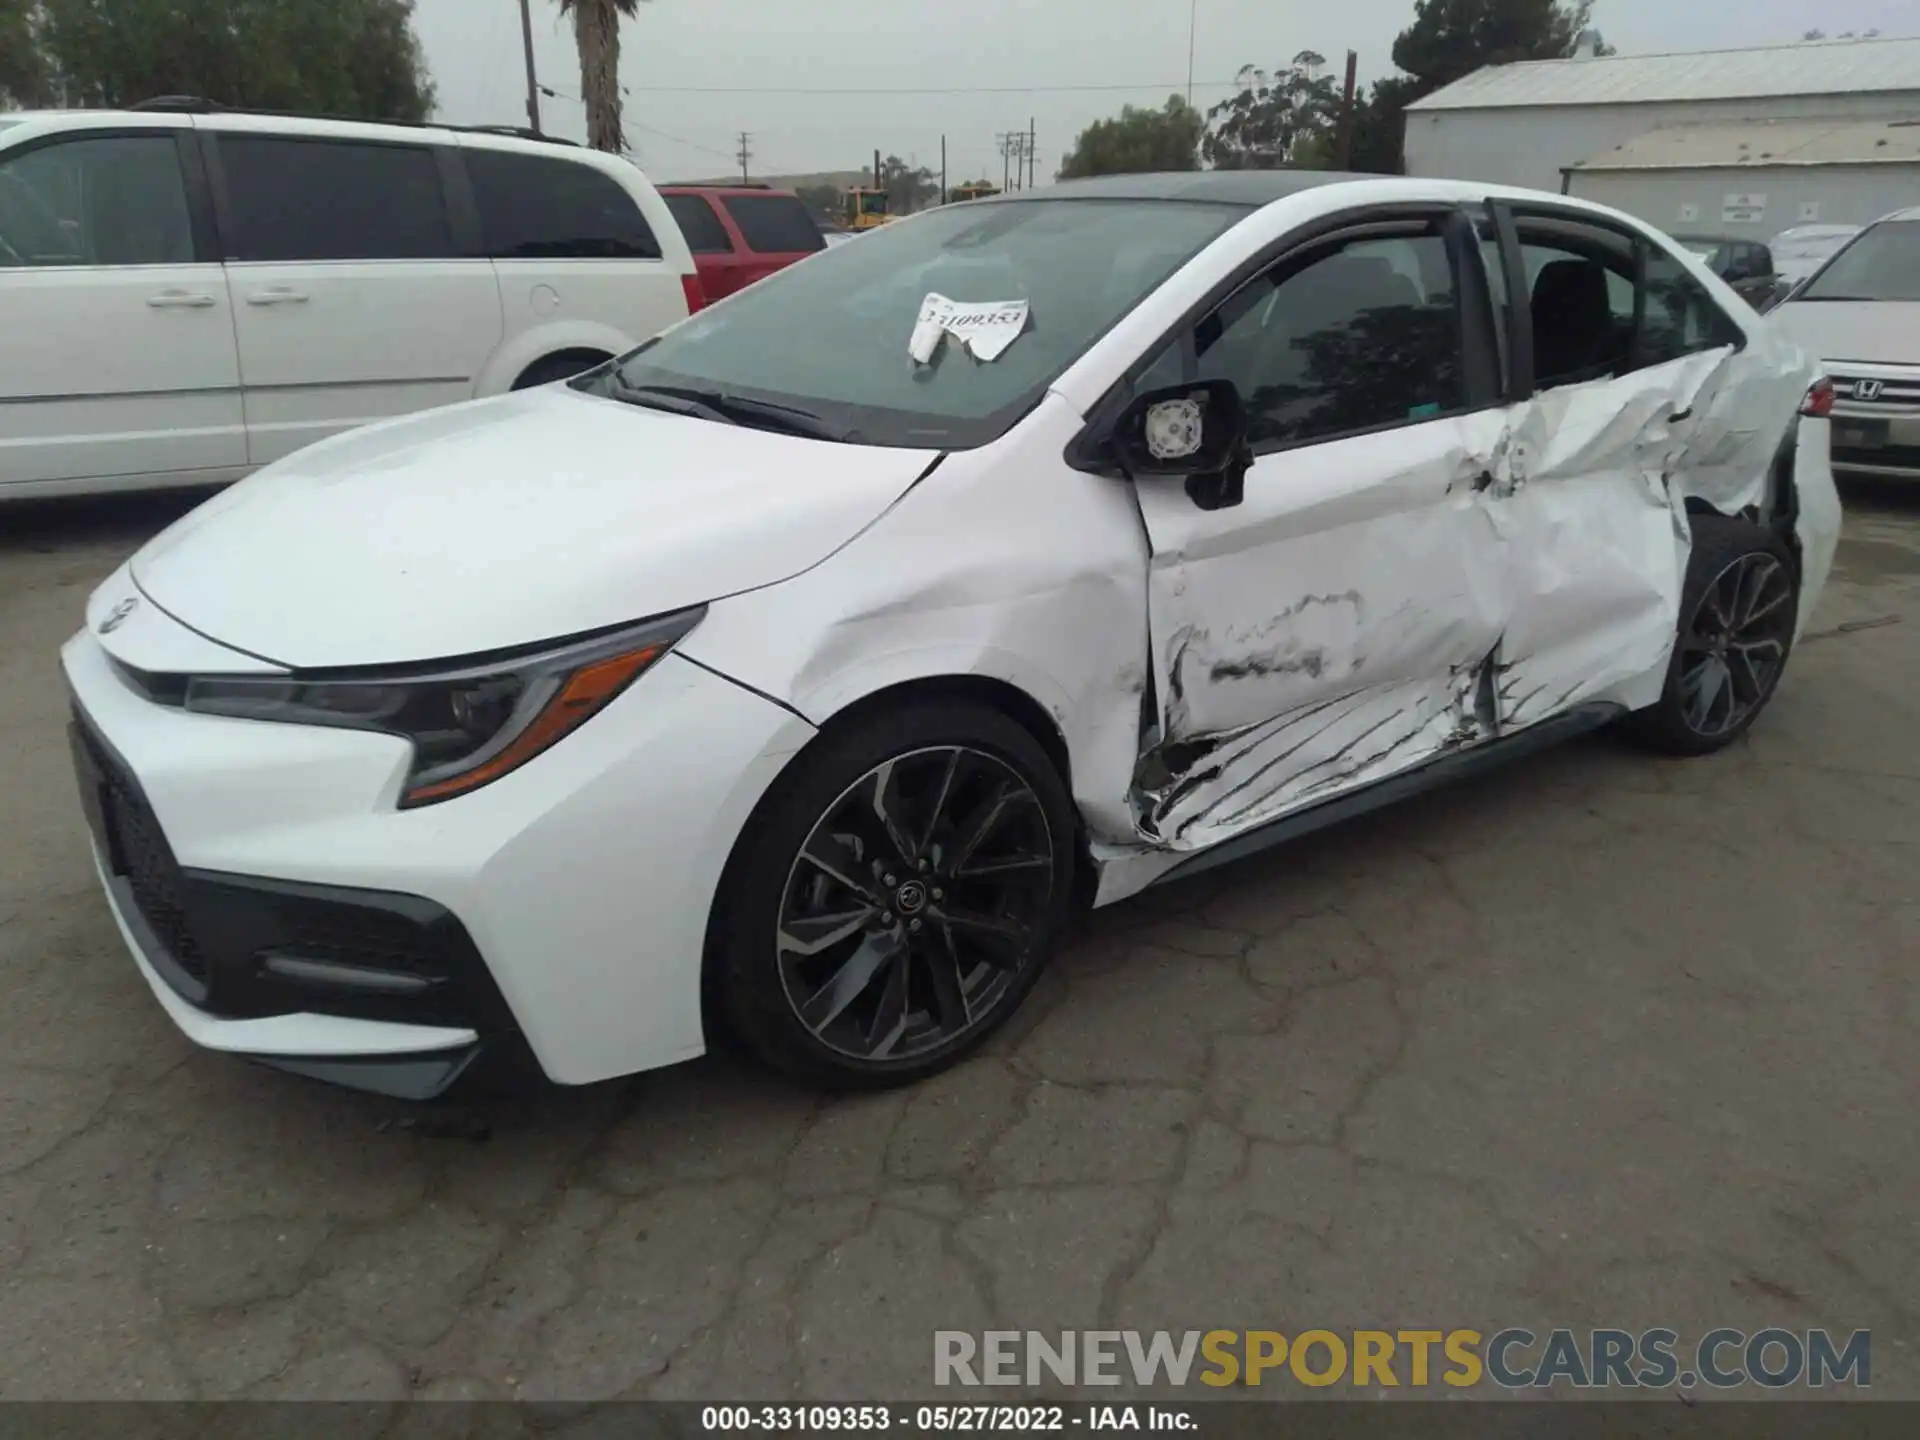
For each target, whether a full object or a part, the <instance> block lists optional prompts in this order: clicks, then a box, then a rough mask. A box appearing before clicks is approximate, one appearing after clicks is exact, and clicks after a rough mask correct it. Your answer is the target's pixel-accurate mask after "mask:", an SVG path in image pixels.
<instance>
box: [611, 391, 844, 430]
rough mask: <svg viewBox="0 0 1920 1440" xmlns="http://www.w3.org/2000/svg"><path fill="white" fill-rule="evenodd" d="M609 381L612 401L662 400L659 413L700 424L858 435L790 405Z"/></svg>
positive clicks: (708, 392) (842, 426) (710, 392)
mask: <svg viewBox="0 0 1920 1440" xmlns="http://www.w3.org/2000/svg"><path fill="white" fill-rule="evenodd" d="M611 378H612V381H613V395H614V397H615V398H616V399H622V400H630V401H631V402H632V403H635V404H640V405H647V404H653V403H655V401H656V399H658V400H665V401H668V402H670V403H668V404H664V405H661V406H659V408H660V409H662V410H674V411H677V412H679V413H681V414H685V415H698V416H699V417H701V418H702V419H704V420H718V421H721V422H722V423H724V424H728V425H745V426H749V427H751V428H753V429H756V430H784V431H786V432H787V433H788V434H790V435H805V436H807V437H809V438H810V439H814V440H842V441H845V440H851V439H853V438H854V437H855V436H856V435H858V434H859V432H858V431H857V430H852V429H849V428H848V427H846V426H844V425H836V424H834V423H833V422H832V421H831V420H828V419H827V418H826V417H825V416H822V415H816V414H814V412H813V411H811V410H802V409H800V408H799V407H798V406H794V405H776V404H775V403H774V402H773V401H771V400H749V399H748V398H747V397H746V396H744V395H733V394H729V393H728V392H727V391H725V390H718V389H716V390H700V389H696V388H695V387H693V386H690V385H634V384H630V383H629V382H627V381H625V380H622V379H620V378H619V376H617V375H615V376H613V377H611Z"/></svg>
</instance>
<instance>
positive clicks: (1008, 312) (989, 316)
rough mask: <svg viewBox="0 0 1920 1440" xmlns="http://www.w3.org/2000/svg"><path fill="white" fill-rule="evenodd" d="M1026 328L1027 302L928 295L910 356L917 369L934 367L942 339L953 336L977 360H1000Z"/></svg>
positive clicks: (909, 343)
mask: <svg viewBox="0 0 1920 1440" xmlns="http://www.w3.org/2000/svg"><path fill="white" fill-rule="evenodd" d="M1026 328H1027V302H1026V301H1024V300H989V301H985V302H973V301H964V300H949V299H948V298H947V297H946V296H944V295H936V294H933V293H931V292H929V293H928V295H927V298H926V299H925V300H922V301H921V302H920V317H919V319H917V320H915V321H914V323H913V337H912V338H911V339H910V340H908V341H907V353H908V354H909V355H911V356H912V357H913V359H914V363H915V364H917V365H927V364H931V363H932V361H933V352H934V351H936V350H938V349H939V348H940V337H941V336H943V335H949V334H950V335H952V336H953V337H954V339H956V340H958V341H960V342H961V343H962V344H964V345H965V346H966V347H967V352H968V353H969V354H970V355H972V356H973V358H974V359H976V360H997V359H999V358H1000V355H1001V353H1002V352H1003V351H1004V350H1005V349H1006V348H1007V347H1008V346H1009V345H1011V344H1013V342H1014V341H1015V340H1017V339H1019V338H1020V332H1021V331H1022V330H1024V329H1026Z"/></svg>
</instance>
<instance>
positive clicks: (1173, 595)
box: [1135, 411, 1514, 851]
mask: <svg viewBox="0 0 1920 1440" xmlns="http://www.w3.org/2000/svg"><path fill="white" fill-rule="evenodd" d="M1505 426H1506V419H1505V416H1504V414H1503V413H1502V412H1499V411H1487V412H1482V413H1480V414H1476V415H1467V416H1461V417H1459V418H1457V419H1455V420H1451V421H1447V422H1443V423H1439V424H1434V425H1423V426H1419V427H1417V428H1414V429H1408V430H1397V431H1388V432H1384V433H1381V434H1377V435H1371V436H1360V437H1356V438H1354V439H1352V440H1349V441H1345V442H1342V443H1341V444H1339V445H1337V446H1326V447H1317V448H1316V447H1307V448H1303V449H1298V450H1289V451H1282V452H1279V453H1277V454H1272V455H1267V456H1263V457H1261V458H1260V459H1259V460H1258V461H1257V462H1256V463H1255V465H1254V468H1253V470H1252V471H1251V472H1250V473H1249V475H1248V477H1247V488H1246V499H1245V501H1244V502H1243V503H1242V504H1241V505H1239V506H1236V507H1233V508H1230V509H1226V510H1217V511H1206V510H1201V509H1199V508H1198V507H1197V506H1195V505H1194V504H1193V503H1192V501H1191V500H1190V499H1188V498H1187V495H1186V493H1185V491H1184V489H1183V488H1182V487H1181V486H1180V485H1179V483H1178V482H1153V481H1146V482H1142V483H1141V484H1140V485H1139V487H1138V493H1139V496H1140V505H1141V511H1142V513H1143V515H1144V516H1145V518H1146V523H1147V529H1148V532H1149V534H1150V535H1151V537H1152V541H1153V548H1154V560H1153V568H1152V571H1151V573H1150V574H1149V576H1148V591H1149V594H1150V596H1151V603H1152V614H1151V627H1152V632H1153V647H1154V658H1155V662H1156V680H1157V684H1158V688H1159V695H1160V697H1161V701H1162V714H1161V731H1162V736H1163V739H1162V742H1161V744H1160V746H1159V747H1158V748H1157V750H1156V752H1154V753H1153V754H1150V755H1149V756H1148V757H1147V763H1146V764H1145V765H1143V767H1142V771H1141V774H1140V776H1139V777H1138V788H1137V791H1136V795H1135V808H1136V812H1137V815H1138V818H1139V824H1140V833H1141V837H1142V838H1143V839H1144V840H1146V841H1147V842H1148V843H1151V844H1154V845H1157V846H1164V847H1167V848H1171V849H1178V850H1183V851H1184V850H1195V849H1202V848H1205V847H1206V846H1208V845H1210V844H1212V843H1214V842H1215V841H1217V840H1220V839H1224V838H1226V836H1228V835H1230V834H1233V833H1235V832H1236V831H1237V830H1240V829H1244V828H1246V827H1247V826H1249V825H1253V824H1258V823H1261V822H1262V821H1264V820H1266V819H1269V818H1272V817H1273V816H1274V815H1276V814H1278V813H1280V812H1282V811H1284V810H1286V809H1287V808H1290V807H1291V806H1293V805H1296V804H1302V803H1306V802H1308V801H1310V800H1314V799H1319V798H1323V797H1324V796H1327V795H1330V794H1332V793H1337V791H1338V790H1340V789H1342V788H1345V787H1348V786H1351V785H1358V784H1364V783H1366V782H1367V780H1369V779H1371V778H1377V777H1378V776H1380V775H1382V774H1387V773H1391V772H1392V771H1393V770H1395V769H1398V768H1401V767H1402V766H1403V765H1405V764H1409V763H1417V762H1418V761H1420V760H1424V759H1428V758H1431V757H1432V756H1433V755H1435V754H1437V753H1438V752H1439V751H1440V750H1441V749H1442V748H1444V747H1445V746H1446V745H1448V744H1450V743H1456V737H1457V736H1458V734H1459V732H1460V728H1461V725H1462V723H1463V720H1462V714H1463V712H1462V708H1461V696H1462V683H1463V682H1462V681H1461V680H1460V679H1459V677H1460V676H1461V675H1463V674H1466V673H1469V672H1471V671H1472V670H1473V668H1474V667H1476V666H1480V665H1482V664H1483V663H1484V662H1485V661H1486V660H1487V658H1488V657H1489V656H1490V655H1491V654H1492V653H1493V651H1494V650H1495V648H1496V647H1497V645H1498V644H1499V640H1500V636H1501V634H1502V632H1503V630H1504V629H1505V627H1506V625H1507V622H1508V618H1509V617H1510V615H1511V614H1512V611H1513V608H1514V596H1513V592H1512V588H1511V576H1510V574H1509V572H1508V563H1507V542H1506V540H1505V538H1504V537H1503V535H1502V532H1501V527H1500V525H1499V524H1498V523H1497V520H1496V517H1495V515H1494V513H1493V511H1492V509H1491V508H1490V507H1489V506H1488V504H1487V503H1486V502H1485V501H1484V499H1483V498H1482V496H1483V494H1484V493H1489V492H1491V490H1492V489H1494V488H1495V487H1496V486H1499V485H1502V484H1503V483H1504V481H1505V480H1506V478H1508V460H1507V456H1506V454H1505V449H1504V445H1503V442H1502V437H1503V434H1504V430H1505ZM1467 688H1468V689H1469V690H1470V689H1471V685H1469V686H1468V687H1467ZM1156 766H1157V767H1158V768H1157V770H1156Z"/></svg>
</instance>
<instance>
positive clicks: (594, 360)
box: [507, 345, 613, 390]
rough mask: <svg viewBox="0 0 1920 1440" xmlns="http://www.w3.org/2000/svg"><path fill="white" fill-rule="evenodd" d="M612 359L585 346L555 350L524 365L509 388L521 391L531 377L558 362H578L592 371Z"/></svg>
mask: <svg viewBox="0 0 1920 1440" xmlns="http://www.w3.org/2000/svg"><path fill="white" fill-rule="evenodd" d="M612 358H613V357H612V356H611V355H609V354H608V353H607V352H606V351H604V350H596V349H593V348H591V347H588V346H585V345H571V346H568V347H567V348H566V349H563V350H553V351H550V352H548V353H547V354H545V355H542V356H540V357H539V358H538V359H536V360H533V361H530V362H529V363H527V364H526V365H523V366H522V367H521V369H520V373H519V374H518V375H516V376H514V377H513V380H512V381H511V383H510V384H509V385H508V387H507V388H508V389H510V390H518V389H520V388H521V386H522V385H523V384H524V383H525V381H526V379H527V377H528V376H529V375H532V374H534V373H536V372H537V371H540V370H542V369H544V368H546V367H547V366H549V365H552V364H553V363H555V362H556V361H560V360H566V361H570V362H571V361H578V362H579V365H580V368H581V369H582V370H591V369H592V368H593V367H594V366H596V365H604V364H605V363H606V362H607V361H609V360H611V359H612Z"/></svg>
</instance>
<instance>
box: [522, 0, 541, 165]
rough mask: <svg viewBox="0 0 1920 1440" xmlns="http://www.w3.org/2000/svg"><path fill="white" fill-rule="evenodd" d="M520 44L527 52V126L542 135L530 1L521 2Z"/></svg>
mask: <svg viewBox="0 0 1920 1440" xmlns="http://www.w3.org/2000/svg"><path fill="white" fill-rule="evenodd" d="M520 44H521V46H522V48H524V49H525V51H526V52H527V124H529V125H531V126H532V127H533V133H534V134H536V135H538V134H539V133H540V82H539V80H538V79H536V78H535V77H534V73H533V11H532V10H531V9H530V8H529V0H520Z"/></svg>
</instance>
